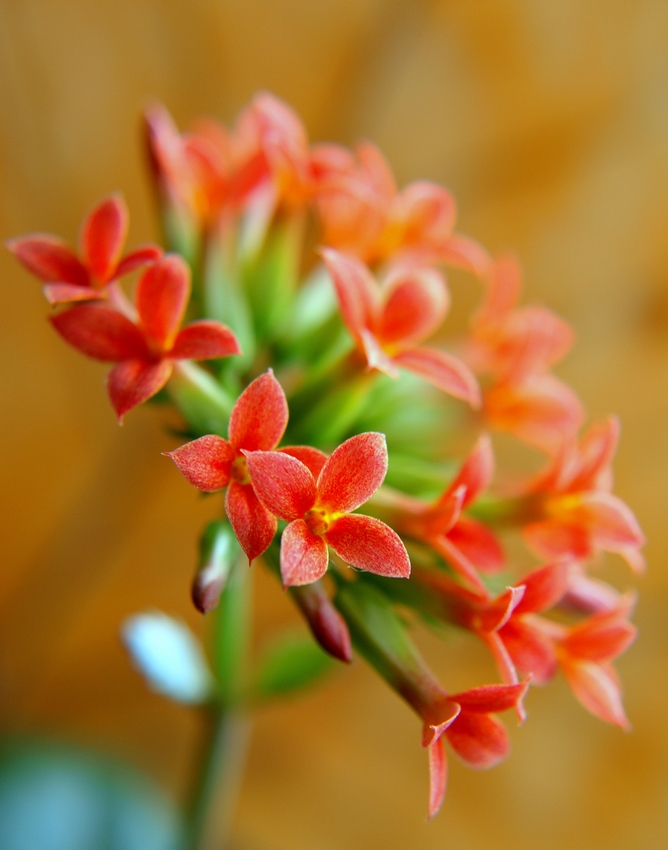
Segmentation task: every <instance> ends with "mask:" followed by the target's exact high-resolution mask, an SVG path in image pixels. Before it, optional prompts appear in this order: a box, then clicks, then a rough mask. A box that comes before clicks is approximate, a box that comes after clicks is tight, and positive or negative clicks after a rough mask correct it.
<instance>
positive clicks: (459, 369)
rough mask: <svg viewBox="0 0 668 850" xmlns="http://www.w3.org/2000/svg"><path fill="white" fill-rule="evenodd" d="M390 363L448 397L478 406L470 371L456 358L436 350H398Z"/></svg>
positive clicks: (475, 386)
mask: <svg viewBox="0 0 668 850" xmlns="http://www.w3.org/2000/svg"><path fill="white" fill-rule="evenodd" d="M394 362H395V363H396V364H397V365H398V366H402V367H403V368H404V369H408V370H409V372H413V373H414V374H415V375H419V376H420V377H421V378H424V379H425V381H429V383H430V384H433V385H434V386H435V387H438V388H439V389H441V390H443V391H444V392H446V393H448V395H451V396H454V397H455V398H460V399H462V400H463V401H466V402H468V403H469V404H470V405H471V407H476V408H477V407H479V406H480V389H479V387H478V382H477V380H476V379H475V376H474V374H473V372H471V370H470V369H469V367H468V366H467V365H466V364H465V363H464V362H463V361H462V360H460V359H459V358H458V357H454V356H453V355H452V354H447V353H446V352H445V351H440V350H439V349H436V348H424V347H420V348H411V349H410V350H409V351H401V352H400V353H399V354H396V355H395V357H394Z"/></svg>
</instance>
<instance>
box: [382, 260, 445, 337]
mask: <svg viewBox="0 0 668 850" xmlns="http://www.w3.org/2000/svg"><path fill="white" fill-rule="evenodd" d="M383 294H384V296H385V306H384V307H383V311H382V313H381V316H380V321H379V322H378V327H377V335H378V338H379V339H380V340H382V342H383V343H384V344H398V343H401V344H403V345H406V346H408V345H414V344H415V343H418V342H420V341H421V340H423V339H426V338H427V337H428V336H430V335H431V334H432V333H433V332H434V331H435V330H436V329H437V328H438V327H439V326H440V324H441V322H442V321H443V319H444V317H445V314H446V313H447V311H448V307H449V305H450V297H449V294H448V290H447V289H446V286H445V281H444V280H443V277H442V276H441V275H440V274H439V273H438V272H437V271H435V270H434V269H421V268H416V269H408V270H402V271H397V272H395V273H394V274H393V275H391V276H390V277H389V278H388V279H387V280H386V281H385V283H384V285H383Z"/></svg>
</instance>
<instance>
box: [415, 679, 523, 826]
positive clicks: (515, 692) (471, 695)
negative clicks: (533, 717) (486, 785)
mask: <svg viewBox="0 0 668 850" xmlns="http://www.w3.org/2000/svg"><path fill="white" fill-rule="evenodd" d="M527 687H528V682H520V683H517V684H514V685H484V686H483V687H480V688H472V689H471V690H469V691H463V692H462V693H459V694H453V695H452V696H445V695H444V696H443V697H442V698H440V699H438V700H436V701H434V702H433V703H432V704H431V705H428V706H425V708H424V710H423V711H422V712H421V713H422V716H423V718H424V721H425V723H424V730H423V734H422V746H423V747H428V748H429V817H430V818H432V817H434V815H436V814H437V813H438V810H439V809H440V808H441V804H442V803H443V798H444V797H445V790H446V785H447V761H446V756H445V747H444V746H443V737H445V738H447V741H448V743H449V744H450V746H451V747H452V748H453V750H454V751H455V752H456V753H457V755H458V756H459V757H460V758H461V759H462V760H463V761H465V762H466V763H467V764H468V765H469V766H470V767H475V768H479V769H484V768H488V767H494V765H496V764H498V763H499V762H500V761H503V759H504V758H505V757H506V756H507V755H508V751H509V749H510V743H509V741H508V733H507V732H506V728H505V726H504V725H503V723H501V721H500V720H499V719H498V718H497V717H496V716H495V715H496V714H497V713H498V712H501V711H507V710H508V709H509V708H516V707H517V705H518V704H519V703H521V701H522V699H523V697H524V694H525V693H526V690H527Z"/></svg>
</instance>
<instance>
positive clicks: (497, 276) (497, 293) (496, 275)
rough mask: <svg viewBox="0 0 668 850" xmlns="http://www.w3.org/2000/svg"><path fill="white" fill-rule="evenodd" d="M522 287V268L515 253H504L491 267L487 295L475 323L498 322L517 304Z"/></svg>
mask: <svg viewBox="0 0 668 850" xmlns="http://www.w3.org/2000/svg"><path fill="white" fill-rule="evenodd" d="M521 289H522V269H521V266H520V263H519V260H518V259H517V257H516V256H515V255H514V254H502V255H501V256H500V257H498V258H497V260H496V261H495V262H494V264H493V265H492V266H491V268H490V269H489V273H488V275H487V295H486V296H485V301H484V302H483V305H482V307H481V308H480V310H479V311H478V313H477V314H476V316H475V317H474V324H475V325H487V324H496V323H497V322H499V321H501V320H502V319H504V318H505V317H506V316H507V314H508V313H509V312H510V311H511V310H512V309H513V307H514V306H515V305H516V304H517V302H518V300H519V297H520V290H521Z"/></svg>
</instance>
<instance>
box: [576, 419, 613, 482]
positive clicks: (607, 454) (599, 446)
mask: <svg viewBox="0 0 668 850" xmlns="http://www.w3.org/2000/svg"><path fill="white" fill-rule="evenodd" d="M618 441H619V420H618V419H617V417H615V416H610V417H609V418H608V419H606V420H605V422H599V423H596V424H594V425H592V427H591V428H590V429H589V430H588V431H587V433H586V434H585V436H584V437H583V438H582V442H581V443H580V445H579V447H578V463H577V471H576V473H575V475H573V477H572V478H571V480H570V481H569V482H568V487H567V490H568V491H569V492H573V493H577V492H579V491H581V490H598V489H606V488H605V487H601V481H600V479H601V477H603V476H605V475H606V473H607V471H608V468H609V466H610V462H611V461H612V458H613V457H614V454H615V450H616V449H617V442H618ZM606 484H607V482H606Z"/></svg>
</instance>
